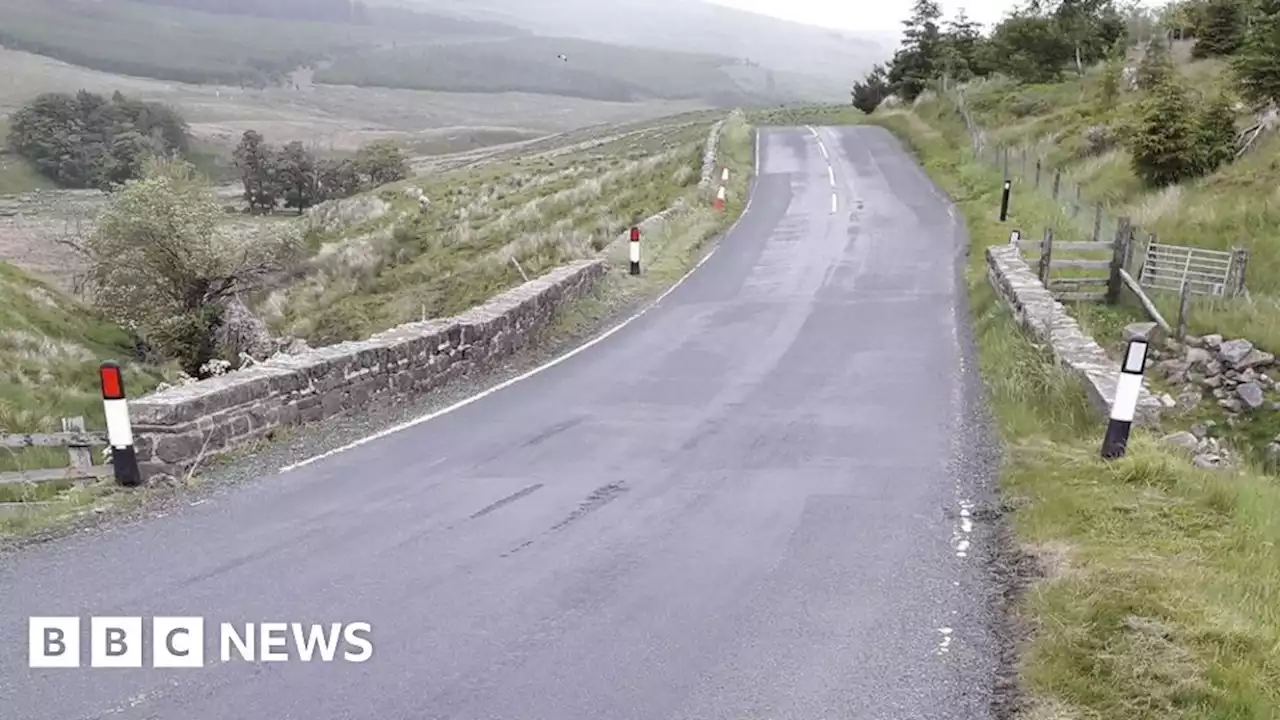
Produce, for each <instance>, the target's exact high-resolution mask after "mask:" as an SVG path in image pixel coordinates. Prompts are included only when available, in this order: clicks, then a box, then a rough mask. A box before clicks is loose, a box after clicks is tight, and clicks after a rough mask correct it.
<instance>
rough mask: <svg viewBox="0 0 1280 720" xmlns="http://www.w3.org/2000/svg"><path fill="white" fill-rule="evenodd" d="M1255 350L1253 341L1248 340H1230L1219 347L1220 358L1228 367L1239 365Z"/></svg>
mask: <svg viewBox="0 0 1280 720" xmlns="http://www.w3.org/2000/svg"><path fill="white" fill-rule="evenodd" d="M1251 352H1253V343H1251V342H1249V341H1248V340H1244V339H1239V340H1228V341H1227V342H1224V343H1222V347H1221V348H1219V349H1218V358H1219V359H1220V360H1222V362H1223V364H1225V365H1226V366H1227V367H1238V366H1239V365H1240V363H1241V362H1242V361H1243V360H1244V359H1245V358H1247V357H1249V353H1251Z"/></svg>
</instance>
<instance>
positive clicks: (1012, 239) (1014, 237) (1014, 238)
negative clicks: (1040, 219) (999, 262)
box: [1009, 230, 1022, 245]
mask: <svg viewBox="0 0 1280 720" xmlns="http://www.w3.org/2000/svg"><path fill="white" fill-rule="evenodd" d="M1020 242H1022V231H1021V230H1014V231H1013V232H1011V233H1009V244H1010V245H1017V244H1018V243H1020Z"/></svg>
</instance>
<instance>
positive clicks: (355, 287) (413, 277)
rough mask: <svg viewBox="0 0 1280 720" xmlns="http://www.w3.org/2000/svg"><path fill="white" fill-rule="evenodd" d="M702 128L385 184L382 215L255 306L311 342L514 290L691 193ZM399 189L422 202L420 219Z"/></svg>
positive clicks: (327, 246)
mask: <svg viewBox="0 0 1280 720" xmlns="http://www.w3.org/2000/svg"><path fill="white" fill-rule="evenodd" d="M711 122H712V120H711V119H710V118H707V119H705V120H702V119H701V118H699V121H698V122H689V121H688V118H677V119H675V120H669V121H668V122H667V123H666V124H652V125H648V126H645V127H643V128H640V129H633V130H632V131H630V132H624V133H621V134H620V135H618V136H616V137H612V138H606V139H604V140H603V142H601V143H599V144H594V143H592V144H588V145H587V146H586V147H580V148H579V149H577V150H576V151H572V152H567V153H559V152H556V151H555V148H551V149H549V150H545V151H543V152H541V153H539V154H537V155H526V156H520V157H513V158H509V159H507V160H506V161H504V162H497V163H493V164H490V165H486V166H481V167H476V168H466V169H460V170H457V171H454V172H449V173H444V174H440V175H436V176H433V177H431V178H430V179H429V180H428V182H426V183H421V184H417V183H419V181H418V180H414V181H409V182H407V183H403V184H401V185H400V186H392V187H388V188H385V189H384V190H383V191H382V192H381V193H380V194H381V196H382V197H383V199H385V200H387V201H388V202H389V203H390V204H391V206H392V209H391V211H390V212H389V213H388V214H387V215H386V216H384V217H383V218H380V219H378V220H376V221H371V222H369V223H364V224H361V225H358V226H356V227H354V228H351V229H350V230H348V231H346V232H345V234H344V235H342V236H339V237H334V238H320V239H319V247H320V249H319V252H318V253H317V256H316V258H315V260H314V261H313V262H312V265H311V268H310V271H309V273H308V274H306V275H305V276H304V277H303V278H301V279H300V280H299V281H298V282H296V283H295V284H294V285H292V286H291V287H289V288H287V289H285V290H283V291H281V292H277V293H275V294H274V295H273V296H272V297H271V298H269V299H268V301H267V302H266V308H267V309H268V310H269V311H270V312H271V313H272V316H271V318H270V321H271V322H272V323H273V324H274V325H275V326H276V327H277V329H280V330H282V331H284V332H288V333H289V334H292V335H296V336H300V337H305V338H307V339H308V340H310V341H311V342H313V343H315V344H327V343H332V342H337V341H342V340H349V339H355V338H359V337H366V336H368V335H369V334H371V333H373V332H377V331H379V330H383V329H386V328H388V327H392V326H394V325H397V324H399V323H403V322H408V321H412V320H420V319H422V318H423V317H428V318H431V317H445V316H448V315H452V314H455V313H457V312H460V311H462V310H465V309H466V308H468V307H472V306H474V305H477V304H479V303H482V302H484V300H486V299H487V298H489V297H491V296H493V295H495V294H497V293H499V292H501V291H503V290H506V289H508V288H510V287H514V286H516V285H518V284H520V283H521V282H523V279H524V278H523V276H522V275H521V272H520V270H521V269H523V270H524V272H525V273H526V274H527V275H528V276H530V277H533V276H536V275H539V274H542V273H544V272H546V271H548V270H551V269H552V268H554V267H556V266H559V265H562V264H564V263H565V262H567V261H570V260H574V259H578V258H582V257H586V256H588V255H591V254H593V253H595V252H597V251H599V250H601V249H603V248H604V247H605V246H606V245H607V244H608V243H609V242H610V241H612V240H613V239H614V238H615V237H616V236H617V234H618V233H620V232H623V231H624V230H625V229H626V228H627V227H629V226H630V225H631V224H633V223H635V222H638V221H639V220H642V219H644V218H645V217H648V216H649V215H652V214H654V213H657V212H659V211H661V210H663V209H665V208H667V207H669V206H670V205H672V204H673V203H674V202H675V200H676V199H677V198H680V197H684V196H688V195H689V194H690V193H691V192H692V191H693V189H694V188H695V186H696V184H697V179H698V177H699V176H700V172H699V168H700V164H701V153H702V144H703V142H704V141H705V138H706V133H707V131H708V129H709V128H710V125H711ZM410 185H413V186H415V187H421V188H422V189H423V190H424V191H425V192H426V193H427V195H428V196H429V197H431V198H432V201H433V202H432V205H431V207H430V208H429V210H428V211H427V212H425V213H423V212H421V211H420V210H419V208H418V207H417V202H416V200H415V199H414V198H412V197H410V196H409V195H408V194H406V193H405V192H404V187H407V186H410ZM513 260H514V262H513ZM516 263H518V264H519V267H517V266H516Z"/></svg>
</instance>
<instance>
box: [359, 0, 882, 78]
mask: <svg viewBox="0 0 1280 720" xmlns="http://www.w3.org/2000/svg"><path fill="white" fill-rule="evenodd" d="M376 2H377V3H378V4H388V5H400V6H406V7H414V8H419V9H423V10H425V11H428V12H437V13H441V14H451V15H455V16H458V17H467V18H473V19H479V20H488V21H493V22H500V23H504V24H507V25H514V26H517V27H520V28H523V29H527V30H531V31H533V32H536V33H538V34H540V35H561V36H568V37H577V38H586V39H591V40H596V41H599V42H607V43H616V44H624V45H635V46H640V47H648V48H652V49H655V50H675V51H682V52H700V53H714V54H718V55H727V56H729V57H733V58H742V59H749V60H750V61H752V62H754V63H759V64H761V65H763V66H765V67H768V68H772V69H774V70H777V71H781V72H783V73H787V74H788V75H789V76H791V77H790V80H791V82H793V83H799V84H802V83H803V82H804V81H803V80H800V79H799V78H798V77H795V76H805V77H807V78H809V79H810V80H812V81H814V82H811V83H810V84H809V87H807V88H804V90H803V91H802V92H803V93H804V94H805V95H806V96H807V97H813V99H826V100H828V101H831V100H835V101H837V102H838V101H841V100H843V99H845V98H847V97H848V89H849V85H850V81H849V78H850V77H861V75H862V74H863V73H865V72H866V71H868V70H870V69H871V66H872V65H873V64H875V63H878V62H883V61H884V60H886V59H887V58H888V57H889V56H890V55H891V54H892V52H893V45H894V44H895V43H894V42H893V40H894V38H890V37H888V36H887V34H885V33H880V32H868V33H849V32H841V31H836V30H829V29H826V28H820V27H815V26H811V25H804V24H801V23H795V22H790V21H786V20H779V19H776V18H772V17H767V16H765V15H759V14H756V13H750V12H745V11H742V10H735V9H733V8H727V7H723V6H720V5H715V4H712V3H708V2H701V1H700V0H612V1H610V2H596V1H595V0H537V1H536V2H529V1H528V0H376ZM815 95H821V96H822V97H821V98H819V97H814V96H815Z"/></svg>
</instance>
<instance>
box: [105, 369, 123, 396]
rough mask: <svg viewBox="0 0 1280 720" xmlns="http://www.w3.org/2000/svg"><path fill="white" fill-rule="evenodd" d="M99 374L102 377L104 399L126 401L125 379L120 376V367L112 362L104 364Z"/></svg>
mask: <svg viewBox="0 0 1280 720" xmlns="http://www.w3.org/2000/svg"><path fill="white" fill-rule="evenodd" d="M99 372H100V374H101V375H102V399H103V400H122V399H124V378H123V377H121V375H120V366H119V365H116V364H115V363H112V362H106V363H102V368H101V370H100V371H99Z"/></svg>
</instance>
